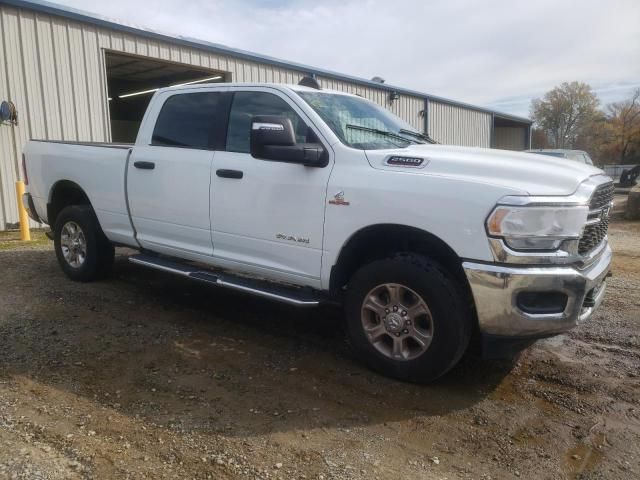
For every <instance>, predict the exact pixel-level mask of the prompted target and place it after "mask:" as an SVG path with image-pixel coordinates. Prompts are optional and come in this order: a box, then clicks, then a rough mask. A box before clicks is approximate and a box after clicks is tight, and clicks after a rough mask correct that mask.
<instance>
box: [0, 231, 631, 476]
mask: <svg viewBox="0 0 640 480" xmlns="http://www.w3.org/2000/svg"><path fill="white" fill-rule="evenodd" d="M38 238H40V240H39V241H38V242H37V245H36V248H35V249H34V246H33V245H31V246H28V247H25V246H24V245H21V244H20V243H19V242H16V241H13V240H11V239H10V238H9V237H7V236H6V235H5V238H4V239H0V240H3V241H1V242H0V245H2V248H0V272H2V280H1V281H0V342H1V343H0V478H29V479H40V478H55V479H63V478H64V479H67V478H69V479H73V478H100V479H103V478H105V479H116V478H136V479H138V478H153V479H163V478H194V479H202V478H212V479H236V478H250V479H253V478H260V479H326V480H329V479H413V478H416V479H449V480H454V479H467V478H468V479H509V478H518V477H519V478H543V479H564V478H570V479H572V478H580V479H605V478H606V479H630V478H640V377H639V375H640V223H639V222H635V223H632V222H622V221H620V220H618V221H615V222H614V223H613V225H612V227H611V230H610V239H611V242H612V244H613V248H614V250H615V253H616V255H615V263H614V273H615V275H614V277H613V278H611V279H610V282H609V290H608V293H607V295H606V299H605V302H604V303H603V305H602V307H601V309H600V311H599V312H598V314H597V315H596V316H595V317H594V318H593V319H592V320H591V321H590V322H588V323H586V324H584V325H582V326H580V327H579V328H577V329H575V330H574V331H572V332H570V333H569V334H567V335H562V336H559V337H556V338H553V339H549V340H545V341H540V342H538V343H537V344H535V345H534V346H533V347H531V348H530V349H528V350H526V351H525V352H524V353H523V354H522V355H521V356H520V357H519V358H518V359H515V360H514V361H480V360H479V359H477V358H474V357H473V356H469V357H468V358H465V359H464V360H463V362H462V363H461V365H459V366H458V367H457V368H455V369H454V370H453V371H452V372H451V373H450V374H449V375H447V376H446V377H445V378H444V379H442V380H441V381H439V382H438V383H436V384H434V385H430V386H416V385H410V384H404V383H399V382H396V381H393V380H389V379H386V378H384V377H381V376H379V375H377V374H375V373H372V372H370V371H368V370H367V369H366V368H363V367H362V366H361V365H360V364H359V363H358V362H357V361H356V360H355V359H354V358H353V356H352V355H351V353H350V351H349V349H348V347H347V344H346V343H345V340H344V336H343V333H342V330H341V321H340V320H341V313H340V312H339V311H337V310H334V309H328V308H324V309H321V310H317V311H308V310H297V309H294V308H290V307H286V306H282V305H278V304H274V303H269V302H267V301H261V300H257V299H254V298H252V297H247V296H243V295H239V294H233V293H230V292H228V291H225V290H217V289H212V288H210V287H207V286H204V285H200V284H196V283H190V282H189V281H187V280H182V279H179V278H176V277H173V276H170V275H167V274H162V273H158V272H153V271H149V270H145V269H142V268H140V267H136V266H133V265H130V264H129V263H127V261H126V256H124V255H120V256H119V257H118V260H117V266H116V271H115V275H114V276H113V278H111V279H110V280H108V281H104V282H98V283H92V284H77V283H72V282H71V281H69V280H67V279H66V278H65V277H64V276H63V274H62V272H61V271H60V269H59V268H58V266H57V263H56V260H55V257H54V254H53V252H52V251H51V245H50V244H49V243H46V242H44V241H42V240H41V237H38ZM121 253H122V252H121Z"/></svg>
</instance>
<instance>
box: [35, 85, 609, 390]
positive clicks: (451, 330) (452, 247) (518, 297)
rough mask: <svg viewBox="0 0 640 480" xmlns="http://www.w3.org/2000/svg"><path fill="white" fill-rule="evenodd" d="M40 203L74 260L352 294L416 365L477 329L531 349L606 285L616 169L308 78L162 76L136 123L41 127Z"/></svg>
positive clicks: (442, 361) (372, 341)
mask: <svg viewBox="0 0 640 480" xmlns="http://www.w3.org/2000/svg"><path fill="white" fill-rule="evenodd" d="M24 169H25V177H28V193H26V194H25V196H24V198H23V203H24V205H25V207H26V208H27V210H28V211H29V212H30V215H31V217H32V218H33V219H35V220H37V221H40V222H44V223H47V224H49V225H50V226H51V227H52V232H53V239H54V243H55V251H56V255H57V257H58V260H59V263H60V265H61V267H62V269H63V270H64V272H65V273H66V274H67V275H68V276H69V277H70V278H71V279H72V280H79V281H89V280H93V279H95V278H99V277H102V276H104V275H105V274H106V273H107V272H108V271H109V269H110V267H111V266H112V263H113V259H114V246H127V247H131V248H134V249H136V250H138V252H139V253H136V254H134V255H132V256H130V257H129V259H130V261H131V262H134V263H136V264H138V265H141V266H144V267H149V268H154V269H158V270H160V271H163V272H169V273H174V274H177V275H182V276H186V277H189V278H192V279H194V280H198V281H202V282H207V283H210V284H213V285H218V286H221V287H227V288H232V289H236V290H241V291H243V292H248V293H250V294H255V295H261V296H264V297H268V298H270V299H273V300H277V301H282V302H286V303H289V304H291V305H295V306H300V307H310V306H315V305H318V304H320V303H322V302H339V303H340V304H342V305H343V307H344V311H345V321H346V327H347V328H346V330H347V332H348V335H349V338H350V341H351V344H352V345H353V348H354V350H355V351H356V352H357V353H358V354H359V356H360V357H361V358H362V359H363V360H364V362H365V363H366V364H368V365H369V366H371V367H372V368H374V369H376V370H378V371H381V372H383V373H385V374H387V375H390V376H394V377H396V378H400V379H405V380H409V381H415V382H427V381H431V380H434V379H435V378H437V377H439V376H441V375H442V374H444V373H445V372H447V371H448V370H449V369H450V368H452V367H453V366H454V365H455V364H456V362H458V360H459V359H460V357H461V356H462V355H463V353H464V352H465V351H466V350H467V348H468V347H469V345H470V341H471V340H472V339H473V340H474V342H476V341H477V342H479V343H480V345H482V346H483V348H484V351H485V354H486V355H496V354H501V353H504V352H505V350H508V351H511V350H514V349H521V348H523V347H524V346H526V345H528V344H530V343H531V341H533V340H534V339H536V338H541V337H545V336H550V335H555V334H558V333H561V332H564V331H566V330H568V329H570V328H572V327H574V326H575V325H577V324H578V323H579V322H581V321H584V320H586V319H588V318H589V317H590V316H591V315H592V313H593V312H594V310H595V309H596V308H597V307H598V304H599V303H600V301H601V300H602V297H603V294H604V290H605V279H606V277H607V276H608V274H609V268H610V263H611V255H612V253H611V249H610V247H609V245H608V243H607V225H608V216H609V210H610V207H611V205H612V198H613V183H612V181H611V179H610V178H609V177H606V176H604V175H602V172H601V171H600V170H598V169H596V168H594V167H591V166H589V165H581V164H578V163H576V162H566V161H564V160H561V159H555V158H553V157H545V156H541V155H534V154H525V153H515V152H508V151H500V150H490V149H476V148H462V147H454V146H443V145H435V144H434V142H433V141H431V139H429V138H428V137H426V136H424V135H423V134H421V133H419V132H417V131H415V130H414V129H413V128H411V127H410V126H409V125H407V124H405V123H404V122H403V121H402V120H400V119H399V118H397V117H395V116H394V115H392V114H391V113H389V112H388V111H387V110H385V109H384V108H381V107H379V106H377V105H376V104H374V103H372V102H369V101H367V100H365V99H363V98H360V97H358V96H354V95H347V94H344V93H341V92H335V91H326V90H321V89H319V88H312V87H305V86H299V85H298V86H285V85H273V84H217V85H192V86H187V87H179V88H167V89H162V90H159V91H157V92H156V93H155V95H154V97H153V99H152V100H151V103H150V105H149V108H148V110H147V112H146V114H145V116H144V119H143V122H142V125H141V128H140V131H139V134H138V137H137V140H136V143H135V144H134V145H118V144H83V143H71V142H45V141H38V140H33V141H30V142H29V143H28V144H27V146H26V148H25V152H24Z"/></svg>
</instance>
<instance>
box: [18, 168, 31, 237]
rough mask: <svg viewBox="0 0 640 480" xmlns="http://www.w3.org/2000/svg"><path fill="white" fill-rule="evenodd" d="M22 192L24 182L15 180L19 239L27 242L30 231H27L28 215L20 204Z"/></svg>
mask: <svg viewBox="0 0 640 480" xmlns="http://www.w3.org/2000/svg"><path fill="white" fill-rule="evenodd" d="M23 193H24V182H21V181H17V182H16V194H17V195H18V216H19V217H20V240H22V241H23V242H28V241H29V240H31V232H29V216H28V215H27V211H26V210H25V209H24V205H22V194H23Z"/></svg>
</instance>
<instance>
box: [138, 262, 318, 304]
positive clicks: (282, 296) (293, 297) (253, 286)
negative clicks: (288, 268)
mask: <svg viewBox="0 0 640 480" xmlns="http://www.w3.org/2000/svg"><path fill="white" fill-rule="evenodd" d="M129 261H130V262H131V263H135V264H136V265H141V266H143V267H147V268H153V269H155V270H160V271H163V272H167V273H172V274H174V275H180V276H182V277H187V278H190V279H192V280H198V281H200V282H205V283H208V284H211V285H216V286H219V287H224V288H230V289H233V290H238V291H241V292H245V293H251V294H253V295H258V296H260V297H264V298H268V299H270V300H275V301H277V302H282V303H287V304H289V305H293V306H296V307H316V306H318V305H319V304H320V302H321V296H320V294H319V293H317V292H315V291H313V290H311V289H305V288H297V287H286V286H282V285H276V284H274V283H271V282H267V281H264V280H257V279H253V278H246V277H238V276H234V275H229V274H228V273H218V272H211V271H207V270H201V269H199V268H198V267H195V266H192V265H189V264H187V263H180V262H179V261H173V260H167V259H166V258H162V257H155V256H152V255H146V254H144V253H140V254H137V255H132V256H130V257H129Z"/></svg>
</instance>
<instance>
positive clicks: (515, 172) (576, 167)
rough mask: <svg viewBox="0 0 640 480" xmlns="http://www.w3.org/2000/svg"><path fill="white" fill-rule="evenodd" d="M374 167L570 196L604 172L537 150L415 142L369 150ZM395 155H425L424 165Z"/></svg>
mask: <svg viewBox="0 0 640 480" xmlns="http://www.w3.org/2000/svg"><path fill="white" fill-rule="evenodd" d="M365 154H366V156H367V159H368V160H369V163H370V164H371V166H372V167H373V168H376V169H381V170H391V171H396V172H399V171H402V172H406V173H410V174H416V175H439V176H446V177H455V178H460V179H463V180H466V181H472V182H478V183H487V184H492V185H500V186H503V187H507V188H510V189H514V190H518V191H519V192H520V194H529V195H570V194H572V193H573V192H575V191H576V189H577V188H578V185H579V184H580V183H581V182H583V181H584V180H586V179H587V178H589V177H591V176H593V175H598V174H602V173H603V171H602V170H600V169H598V168H596V167H592V166H590V165H585V164H583V163H579V162H576V161H573V160H569V159H564V158H556V157H550V156H548V155H539V154H534V153H520V152H513V151H509V150H497V149H490V148H470V147H457V146H451V145H411V146H409V147H407V148H399V149H392V150H366V151H365ZM393 156H400V157H416V158H423V159H424V162H423V164H422V166H421V167H419V168H416V167H411V166H405V165H389V164H387V160H388V159H389V158H390V157H393Z"/></svg>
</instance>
